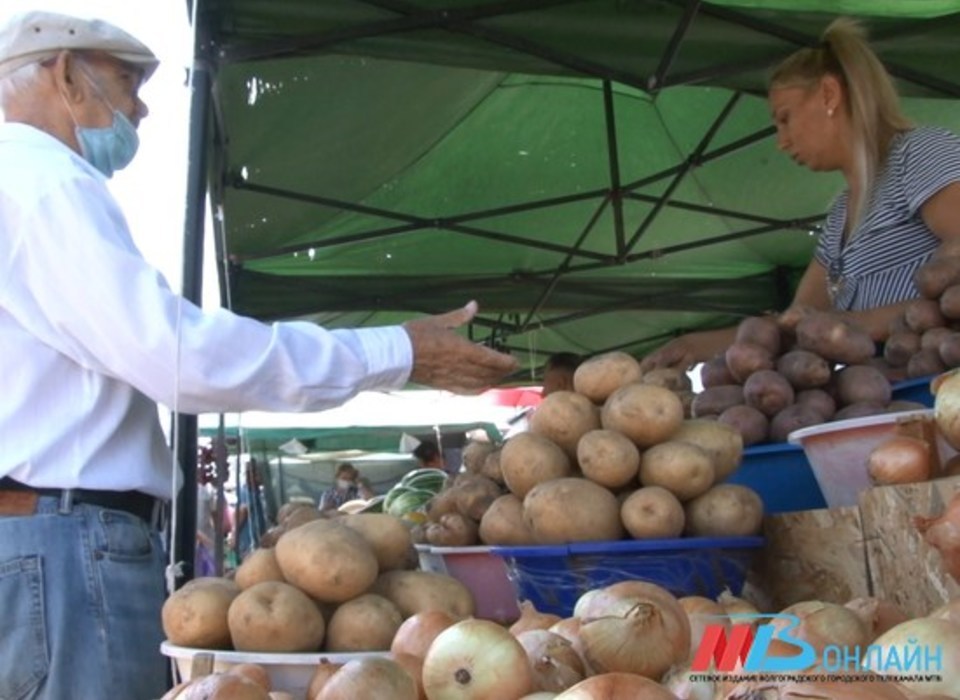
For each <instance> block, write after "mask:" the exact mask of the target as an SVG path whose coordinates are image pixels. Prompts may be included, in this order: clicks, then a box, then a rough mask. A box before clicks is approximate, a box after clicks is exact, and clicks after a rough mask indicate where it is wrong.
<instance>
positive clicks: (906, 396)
mask: <svg viewBox="0 0 960 700" xmlns="http://www.w3.org/2000/svg"><path fill="white" fill-rule="evenodd" d="M935 376H936V375H933V374H931V375H930V376H927V377H917V378H916V379H906V380H904V381H902V382H896V383H894V384H893V385H892V392H891V399H892V400H894V401H916V402H917V403H920V404H923V405H924V406H926V407H927V408H933V392H931V391H930V382H931V381H932V380H933V378H934V377H935Z"/></svg>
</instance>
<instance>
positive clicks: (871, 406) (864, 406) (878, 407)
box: [833, 401, 887, 421]
mask: <svg viewBox="0 0 960 700" xmlns="http://www.w3.org/2000/svg"><path fill="white" fill-rule="evenodd" d="M886 412H887V404H882V403H879V402H877V401H860V402H859V403H852V404H850V405H849V406H844V407H843V408H841V409H838V410H837V412H836V413H834V414H833V420H835V421H837V420H849V419H851V418H864V417H866V416H878V415H880V414H881V413H886Z"/></svg>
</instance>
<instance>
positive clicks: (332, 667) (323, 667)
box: [307, 659, 343, 700]
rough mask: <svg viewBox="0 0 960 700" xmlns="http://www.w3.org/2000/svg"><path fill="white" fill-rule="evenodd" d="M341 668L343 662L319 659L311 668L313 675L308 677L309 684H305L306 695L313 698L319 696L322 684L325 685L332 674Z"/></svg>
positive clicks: (311, 699)
mask: <svg viewBox="0 0 960 700" xmlns="http://www.w3.org/2000/svg"><path fill="white" fill-rule="evenodd" d="M341 668H343V664H338V663H332V662H330V661H327V660H326V659H320V663H318V664H317V666H316V668H314V669H313V675H312V676H311V677H310V684H309V685H308V686H307V697H308V698H309V699H310V700H313V699H314V698H316V697H317V696H319V695H320V691H321V690H323V686H325V685H326V684H327V681H329V680H330V678H331V677H332V676H333V674H334V673H336V672H337V671H339V670H340V669H341Z"/></svg>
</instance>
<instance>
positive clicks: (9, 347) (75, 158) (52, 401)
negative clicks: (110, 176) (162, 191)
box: [0, 123, 413, 497]
mask: <svg viewBox="0 0 960 700" xmlns="http://www.w3.org/2000/svg"><path fill="white" fill-rule="evenodd" d="M174 233H175V232H171V234H170V235H174ZM178 317H179V319H180V320H179V324H180V329H179V332H178ZM412 355H413V352H412V347H411V344H410V339H409V337H408V336H407V334H406V332H405V331H404V330H403V328H401V327H399V326H395V327H385V328H371V329H362V330H337V331H327V330H325V329H323V328H320V327H319V326H316V325H315V324H311V323H303V322H288V323H275V324H272V325H268V324H264V323H260V322H257V321H254V320H252V319H248V318H244V317H241V316H237V315H236V314H233V313H230V312H228V311H226V310H223V309H219V310H215V311H203V310H201V309H199V308H198V307H197V306H195V305H193V304H191V303H189V302H188V301H186V300H183V299H182V298H181V297H179V296H178V295H176V294H174V293H173V291H171V290H170V288H169V286H168V285H167V283H166V282H165V281H164V279H163V277H162V275H161V274H160V273H159V272H158V271H157V270H155V269H154V268H152V267H151V266H149V265H148V264H147V263H146V261H145V260H144V259H143V257H142V256H141V254H140V252H139V251H138V250H137V248H136V245H135V244H134V242H133V239H132V237H131V235H130V231H129V228H128V226H127V223H126V220H125V219H124V216H123V214H122V212H121V211H120V208H119V206H118V205H117V203H116V201H115V200H114V198H113V197H112V196H111V194H110V192H109V190H108V189H107V187H106V182H105V180H104V178H103V176H102V175H100V173H99V172H97V171H96V170H95V169H94V168H92V167H91V166H90V165H89V164H88V163H86V161H84V160H83V159H82V158H81V157H80V156H79V155H77V154H76V153H75V152H74V151H72V150H71V149H69V148H68V147H67V146H66V145H64V144H63V143H61V142H60V141H58V140H57V139H55V138H53V137H51V136H50V135H48V134H46V133H44V132H42V131H39V130H37V129H34V128H32V127H30V126H26V125H24V124H15V123H8V124H0V476H5V475H6V476H11V477H12V478H14V479H17V480H18V481H21V482H24V483H27V484H30V485H32V486H35V487H41V488H42V487H48V488H88V489H103V490H121V491H122V490H128V489H129V490H138V491H144V492H146V493H150V494H152V495H155V496H158V497H169V496H170V491H171V473H170V470H171V464H172V458H171V454H170V451H169V448H168V446H167V444H166V441H165V439H164V436H163V432H162V429H161V426H160V420H159V415H158V412H157V403H160V404H163V405H165V406H167V407H170V408H173V407H176V408H177V409H178V410H180V411H182V412H184V413H206V412H233V411H245V410H266V411H316V410H321V409H324V408H330V407H332V406H336V405H339V404H341V403H343V402H344V401H346V400H347V399H349V398H350V397H351V396H353V395H355V394H356V393H357V392H359V391H362V390H367V389H376V388H381V389H393V388H398V387H400V386H403V384H404V383H406V381H407V379H408V378H409V373H410V369H411V364H412Z"/></svg>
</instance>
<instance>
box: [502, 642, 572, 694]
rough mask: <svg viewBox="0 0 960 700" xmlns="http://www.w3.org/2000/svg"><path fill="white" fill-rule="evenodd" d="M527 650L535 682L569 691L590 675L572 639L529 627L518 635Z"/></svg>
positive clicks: (557, 689)
mask: <svg viewBox="0 0 960 700" xmlns="http://www.w3.org/2000/svg"><path fill="white" fill-rule="evenodd" d="M516 637H517V641H518V642H520V646H522V647H523V649H524V651H526V652H527V658H528V659H529V661H530V668H531V670H532V671H533V679H534V685H535V686H536V687H537V688H539V689H540V690H549V691H552V692H555V693H558V692H560V691H561V690H566V689H567V688H569V687H570V686H572V685H576V684H577V683H579V682H580V681H582V680H583V678H584V676H585V675H586V674H585V673H584V670H583V661H581V660H580V654H578V653H577V651H576V650H575V649H574V648H573V645H572V644H571V643H570V641H569V640H568V639H566V638H564V637H561V636H560V635H559V634H556V633H555V632H550V631H548V630H537V629H534V630H527V631H525V632H521V633H520V634H518V635H516Z"/></svg>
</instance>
